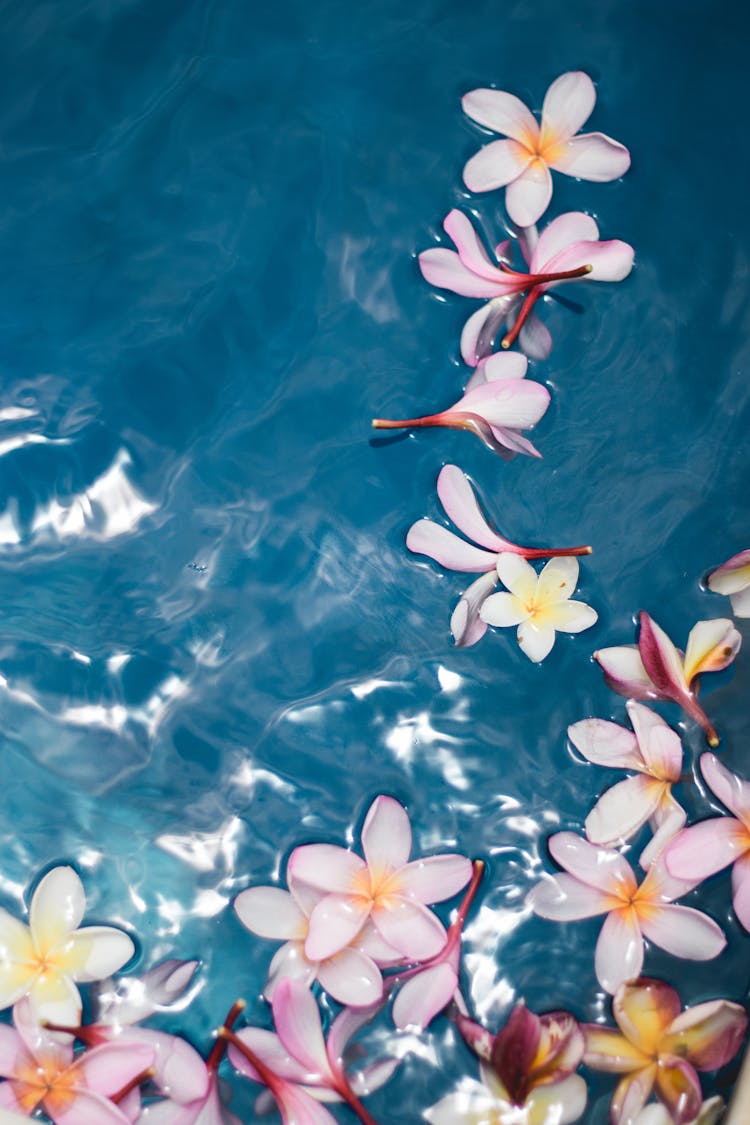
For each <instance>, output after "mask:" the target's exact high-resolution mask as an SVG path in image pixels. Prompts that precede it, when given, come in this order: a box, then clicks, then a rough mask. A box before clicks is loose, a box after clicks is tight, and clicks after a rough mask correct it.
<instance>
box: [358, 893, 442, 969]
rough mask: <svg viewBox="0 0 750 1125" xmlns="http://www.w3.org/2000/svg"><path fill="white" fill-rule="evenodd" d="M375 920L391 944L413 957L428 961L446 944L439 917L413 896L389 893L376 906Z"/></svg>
mask: <svg viewBox="0 0 750 1125" xmlns="http://www.w3.org/2000/svg"><path fill="white" fill-rule="evenodd" d="M372 921H373V924H374V925H375V927H376V928H377V929H378V931H379V932H380V934H381V936H382V937H383V938H384V939H385V940H386V941H387V942H388V944H389V945H391V946H393V948H394V949H397V950H398V951H399V953H402V954H403V955H404V957H408V958H409V959H410V960H414V961H426V960H427V959H428V958H429V957H434V956H435V955H436V954H437V953H439V952H440V950H441V949H442V948H443V946H444V945H445V941H446V934H445V930H444V928H443V925H442V923H441V922H440V920H439V918H437V916H436V915H435V914H433V913H432V911H430V910H428V909H427V907H426V906H423V905H422V903H421V902H416V901H415V900H413V899H409V898H402V897H401V896H400V895H389V896H388V898H386V899H385V900H384V901H383V902H382V903H379V904H378V905H377V906H376V907H375V908H374V909H373V912H372Z"/></svg>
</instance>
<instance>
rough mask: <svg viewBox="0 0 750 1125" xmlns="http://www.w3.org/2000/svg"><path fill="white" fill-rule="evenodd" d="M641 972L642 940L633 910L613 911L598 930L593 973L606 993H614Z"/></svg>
mask: <svg viewBox="0 0 750 1125" xmlns="http://www.w3.org/2000/svg"><path fill="white" fill-rule="evenodd" d="M642 968H643V938H642V937H641V931H640V928H639V925H638V916H637V914H636V912H635V910H634V909H633V907H625V908H623V909H620V910H613V911H612V913H611V914H608V915H607V918H606V919H605V922H604V925H603V926H602V930H601V933H600V934H599V940H598V941H597V943H596V952H595V954H594V970H595V972H596V978H597V980H598V981H599V984H600V985H601V986H602V988H603V989H604V990H605V991H606V992H610V993H615V992H617V990H618V988H619V987H620V986H621V985H623V984H625V983H626V982H627V981H631V980H635V978H636V977H638V976H640V973H641V969H642Z"/></svg>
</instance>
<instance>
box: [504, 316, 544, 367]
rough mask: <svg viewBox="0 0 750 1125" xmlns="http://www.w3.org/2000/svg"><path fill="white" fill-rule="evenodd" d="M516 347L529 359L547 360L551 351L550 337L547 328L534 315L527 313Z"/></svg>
mask: <svg viewBox="0 0 750 1125" xmlns="http://www.w3.org/2000/svg"><path fill="white" fill-rule="evenodd" d="M511 311H512V308H511ZM509 327H512V326H509ZM518 346H519V348H520V349H521V351H522V352H523V354H524V355H527V356H528V357H529V359H547V357H548V356H549V353H550V352H551V351H552V336H551V335H550V331H549V328H547V326H546V324H543V323H542V321H541V320H540V319H539V317H538V316H537V315H536V313H534V312H532V313H529V315H528V316H527V317H526V320H525V321H524V324H523V328H522V329H521V333H520V335H519V337H518Z"/></svg>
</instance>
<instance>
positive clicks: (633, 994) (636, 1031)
mask: <svg viewBox="0 0 750 1125" xmlns="http://www.w3.org/2000/svg"><path fill="white" fill-rule="evenodd" d="M680 1008H681V1004H680V998H679V996H678V995H677V993H676V992H675V990H674V989H673V988H672V987H671V986H670V985H668V984H665V982H664V981H662V980H653V979H652V978H650V977H644V978H642V979H641V980H639V981H636V982H635V983H633V984H626V985H623V987H622V988H621V989H620V990H619V992H618V993H617V995H616V996H615V998H614V1000H613V1002H612V1010H613V1013H614V1017H615V1020H616V1021H617V1024H618V1026H619V1027H620V1029H621V1031H622V1032H623V1033H624V1035H625V1036H626V1038H627V1039H628V1041H629V1042H630V1043H632V1044H633V1046H634V1048H635V1049H636V1050H638V1051H641V1052H643V1054H644V1055H645V1056H653V1055H655V1054H656V1052H657V1050H658V1049H659V1045H660V1043H661V1041H662V1039H663V1037H664V1035H665V1033H666V1031H667V1029H668V1028H669V1027H670V1026H671V1024H672V1022H673V1021H674V1020H675V1019H677V1017H678V1016H679V1014H680Z"/></svg>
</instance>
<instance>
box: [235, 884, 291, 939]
mask: <svg viewBox="0 0 750 1125" xmlns="http://www.w3.org/2000/svg"><path fill="white" fill-rule="evenodd" d="M234 910H235V913H236V915H237V917H238V918H239V920H240V922H242V925H243V926H244V927H245V928H246V929H248V930H250V932H251V933H253V934H257V935H258V937H264V938H276V939H277V940H279V941H289V940H290V939H297V940H299V939H300V938H303V937H304V936H305V933H306V932H307V919H306V918H305V915H304V914H303V913H302V911H301V910H300V908H299V906H298V905H297V903H296V902H295V901H294V899H293V898H292V896H291V895H290V893H289V891H285V890H282V888H281V887H249V888H248V889H247V890H246V891H240V893H239V894H238V895H237V898H236V899H235V900H234Z"/></svg>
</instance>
